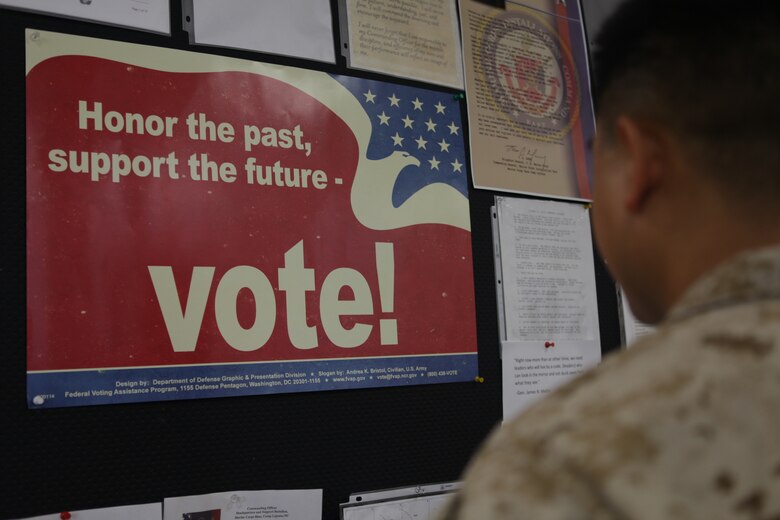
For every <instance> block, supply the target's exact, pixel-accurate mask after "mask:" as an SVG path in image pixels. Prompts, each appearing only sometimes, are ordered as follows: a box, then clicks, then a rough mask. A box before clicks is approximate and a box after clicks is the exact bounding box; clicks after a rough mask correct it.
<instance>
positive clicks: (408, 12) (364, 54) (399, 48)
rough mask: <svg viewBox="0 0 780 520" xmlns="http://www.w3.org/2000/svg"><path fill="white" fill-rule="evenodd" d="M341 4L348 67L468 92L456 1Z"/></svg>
mask: <svg viewBox="0 0 780 520" xmlns="http://www.w3.org/2000/svg"><path fill="white" fill-rule="evenodd" d="M341 6H342V8H341V16H342V18H341V26H342V27H341V33H342V34H344V35H347V42H346V44H345V49H344V52H343V54H344V56H346V58H347V64H348V65H349V67H351V68H354V69H363V70H372V71H376V72H381V73H384V74H390V75H392V76H399V77H405V78H411V79H416V80H419V81H426V82H429V83H436V84H438V85H445V86H448V87H452V88H456V89H463V63H462V58H461V47H460V34H459V33H458V15H457V12H456V8H455V0H418V1H416V2H398V1H396V0H341Z"/></svg>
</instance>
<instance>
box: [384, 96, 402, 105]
mask: <svg viewBox="0 0 780 520" xmlns="http://www.w3.org/2000/svg"><path fill="white" fill-rule="evenodd" d="M387 99H389V100H390V106H391V107H397V106H399V105H398V102H399V101H401V100H400V99H399V98H397V97H395V92H393V95H392V96H390V97H389V98H387Z"/></svg>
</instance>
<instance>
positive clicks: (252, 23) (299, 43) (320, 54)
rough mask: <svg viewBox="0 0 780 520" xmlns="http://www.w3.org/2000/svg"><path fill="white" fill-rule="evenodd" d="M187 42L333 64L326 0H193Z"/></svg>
mask: <svg viewBox="0 0 780 520" xmlns="http://www.w3.org/2000/svg"><path fill="white" fill-rule="evenodd" d="M191 2H192V5H191V11H190V10H188V8H189V7H190V6H188V5H186V3H185V4H184V5H183V6H182V7H183V9H184V10H185V13H184V14H185V16H184V29H185V30H186V31H187V32H189V34H190V43H197V44H199V45H214V46H216V47H231V48H234V49H247V50H251V51H258V52H264V53H272V54H281V55H283V56H293V57H296V58H304V59H309V60H316V61H324V62H327V63H336V55H335V51H334V44H333V26H332V21H331V20H332V19H331V14H330V2H329V1H328V0H316V1H315V0H272V1H269V0H265V1H264V2H257V1H256V0H232V1H230V2H214V1H213V0H191Z"/></svg>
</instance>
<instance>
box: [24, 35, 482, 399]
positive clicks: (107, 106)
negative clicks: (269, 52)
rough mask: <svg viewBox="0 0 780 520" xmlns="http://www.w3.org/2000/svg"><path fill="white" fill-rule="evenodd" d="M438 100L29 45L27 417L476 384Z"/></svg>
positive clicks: (463, 212)
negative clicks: (166, 403) (83, 409)
mask: <svg viewBox="0 0 780 520" xmlns="http://www.w3.org/2000/svg"><path fill="white" fill-rule="evenodd" d="M460 126H461V117H460V112H459V106H458V102H457V100H454V99H453V96H452V95H448V94H445V93H442V92H437V91H431V90H425V89H419V88H411V87H406V86H402V85H397V84H392V83H384V82H377V81H367V80H363V79H358V78H351V77H343V76H333V75H328V74H325V73H321V72H315V71H307V70H301V69H294V68H290V67H281V66H272V65H266V64H260V63H256V62H249V61H245V60H237V59H231V58H224V57H217V56H211V55H202V54H196V53H190V52H184V51H177V50H170V49H161V48H152V47H146V46H139V45H132V44H126V43H119V42H111V41H104V40H95V39H90V38H83V37H76V36H69V35H62V34H56V33H48V32H43V31H34V30H29V31H28V33H27V254H28V288H27V309H28V401H29V405H30V406H32V407H49V406H78V405H86V404H104V403H117V402H132V401H146V400H160V399H187V398H199V397H216V396H228V395H248V394H265V393H275V392H292V391H311V390H328V389H341V388H359V387H374V386H387V385H399V384H401V385H404V384H425V383H436V382H451V381H465V380H470V379H473V378H474V377H475V376H476V370H477V365H476V332H475V318H474V296H473V276H472V258H471V233H470V228H469V211H468V198H467V186H466V166H465V163H466V160H465V150H464V143H463V135H462V130H461V128H460Z"/></svg>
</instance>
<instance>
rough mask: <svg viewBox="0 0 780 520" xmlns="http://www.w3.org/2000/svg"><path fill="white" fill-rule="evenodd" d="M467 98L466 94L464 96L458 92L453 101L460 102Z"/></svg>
mask: <svg viewBox="0 0 780 520" xmlns="http://www.w3.org/2000/svg"><path fill="white" fill-rule="evenodd" d="M465 98H466V96H465V94H463V92H458V93H457V94H455V96H453V98H452V99H454V100H455V101H459V100H461V99H465Z"/></svg>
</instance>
